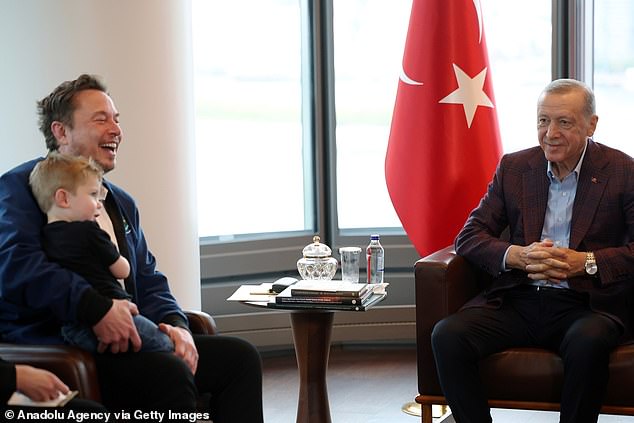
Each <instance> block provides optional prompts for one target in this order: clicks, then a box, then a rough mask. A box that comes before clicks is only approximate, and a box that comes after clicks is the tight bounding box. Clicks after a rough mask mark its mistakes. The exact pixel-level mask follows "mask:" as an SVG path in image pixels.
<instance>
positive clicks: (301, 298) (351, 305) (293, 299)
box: [272, 280, 385, 311]
mask: <svg viewBox="0 0 634 423" xmlns="http://www.w3.org/2000/svg"><path fill="white" fill-rule="evenodd" d="M375 288H377V285H373V284H367V283H349V282H343V281H318V280H301V281H298V282H296V283H295V284H293V285H291V286H289V287H288V288H286V289H285V290H284V291H282V292H280V293H279V294H278V295H277V296H276V297H275V303H274V305H272V307H275V308H304V309H306V308H316V309H329V310H349V311H365V310H366V309H368V308H369V307H371V306H372V305H374V304H376V303H378V302H379V301H381V300H382V299H383V298H384V297H385V291H384V290H382V292H380V293H375ZM379 288H382V287H381V286H379Z"/></svg>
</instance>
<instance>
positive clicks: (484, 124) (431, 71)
mask: <svg viewBox="0 0 634 423" xmlns="http://www.w3.org/2000/svg"><path fill="white" fill-rule="evenodd" d="M501 153H502V146H501V143H500V134H499V129H498V122H497V114H496V110H495V100H494V96H493V87H492V83H491V70H490V68H489V59H488V56H487V49H486V43H485V38H484V32H483V25H482V13H481V10H480V4H479V1H478V0H414V2H413V6H412V14H411V17H410V22H409V30H408V33H407V41H406V43H405V53H404V56H403V72H402V74H401V77H400V80H399V85H398V91H397V95H396V104H395V106H394V114H393V116H392V127H391V131H390V139H389V144H388V148H387V155H386V159H385V177H386V181H387V187H388V191H389V193H390V197H391V199H392V203H393V204H394V208H395V210H396V213H397V214H398V216H399V218H400V220H401V222H402V224H403V228H404V229H405V232H406V233H407V235H408V237H409V239H410V240H411V241H412V243H413V244H414V246H415V247H416V250H417V251H418V254H420V255H421V256H426V255H428V254H430V253H431V252H433V251H436V250H438V249H440V248H444V247H446V246H448V245H450V244H452V242H453V240H454V238H455V237H456V235H457V234H458V232H459V231H460V229H461V228H462V225H463V224H464V222H465V220H466V218H467V216H468V215H469V212H470V211H471V210H472V209H473V208H474V207H476V206H477V205H478V202H479V200H480V198H481V197H482V196H483V194H484V193H485V192H486V187H487V184H488V182H489V181H490V180H491V178H492V176H493V173H494V172H495V168H496V166H497V163H498V160H499V158H500V156H501Z"/></svg>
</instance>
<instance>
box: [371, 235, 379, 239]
mask: <svg viewBox="0 0 634 423" xmlns="http://www.w3.org/2000/svg"><path fill="white" fill-rule="evenodd" d="M379 238H380V236H379V234H372V235H370V239H371V240H376V239H379Z"/></svg>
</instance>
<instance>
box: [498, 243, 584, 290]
mask: <svg viewBox="0 0 634 423" xmlns="http://www.w3.org/2000/svg"><path fill="white" fill-rule="evenodd" d="M585 257H586V255H585V253H582V252H579V251H575V250H571V249H570V248H563V247H556V246H555V244H554V242H553V241H551V240H549V239H546V240H544V241H540V242H533V243H532V244H530V245H528V246H526V247H521V246H519V245H513V246H511V248H510V250H509V253H508V255H507V258H506V264H507V267H511V268H514V269H521V270H524V271H525V272H526V273H528V277H529V278H531V279H533V280H548V281H550V282H552V283H555V284H558V283H561V282H562V281H564V280H567V279H569V278H571V277H573V276H578V275H581V274H583V273H584V270H583V269H584V263H585Z"/></svg>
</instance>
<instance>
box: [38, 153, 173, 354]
mask: <svg viewBox="0 0 634 423" xmlns="http://www.w3.org/2000/svg"><path fill="white" fill-rule="evenodd" d="M102 178H103V171H102V170H101V167H99V165H98V164H97V163H96V162H94V161H93V160H92V159H86V158H83V157H79V156H68V155H62V154H59V153H55V152H52V153H49V155H48V156H47V157H46V159H44V160H42V161H40V162H39V163H38V164H37V165H36V166H35V168H34V169H33V171H32V172H31V175H30V178H29V183H30V185H31V189H32V191H33V195H34V196H35V199H36V200H37V203H38V205H39V206H40V209H41V210H42V211H43V212H44V213H45V214H46V216H47V218H48V223H47V224H46V225H44V227H43V228H42V246H43V248H44V251H45V252H46V254H47V256H48V257H49V259H50V260H51V261H54V262H57V263H59V264H60V265H61V266H64V267H65V268H67V269H69V270H72V271H73V272H75V273H77V274H79V275H81V276H82V277H83V278H84V279H86V280H87V281H88V282H89V283H90V284H91V285H92V287H93V288H94V289H95V290H97V292H99V294H101V295H103V296H106V297H108V298H111V299H126V300H130V299H131V298H132V297H131V296H130V295H129V294H128V293H127V292H126V291H125V289H124V288H123V286H122V284H121V283H120V282H119V281H118V280H117V279H125V278H126V277H128V274H129V273H130V264H129V263H128V261H127V260H126V259H125V257H123V256H121V254H119V251H117V248H116V247H115V245H114V244H113V243H112V241H111V240H110V236H109V235H108V234H107V233H106V232H105V231H103V230H102V229H101V228H100V227H99V225H98V224H97V222H96V219H97V217H98V216H99V215H100V214H101V210H102V207H103V205H102V203H101V200H102V198H101V197H102V192H103V187H102V185H101V183H102ZM133 319H134V323H135V325H136V328H137V331H138V332H139V336H140V337H141V342H142V346H141V350H142V351H166V352H167V351H173V350H174V345H173V343H172V341H171V340H170V338H169V337H168V336H167V335H166V334H165V333H163V332H161V331H160V330H159V328H158V326H157V325H156V324H154V323H153V322H152V321H150V320H149V319H147V318H145V317H143V316H141V315H140V314H137V315H135V316H134V317H133ZM62 335H63V337H64V339H65V340H66V341H67V342H68V343H69V344H71V345H75V346H78V347H80V348H82V349H85V350H88V351H91V352H96V351H97V347H98V344H99V341H98V340H97V337H96V336H95V334H94V333H93V331H92V329H91V328H90V327H87V326H85V325H81V324H77V323H68V324H65V325H64V326H62Z"/></svg>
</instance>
